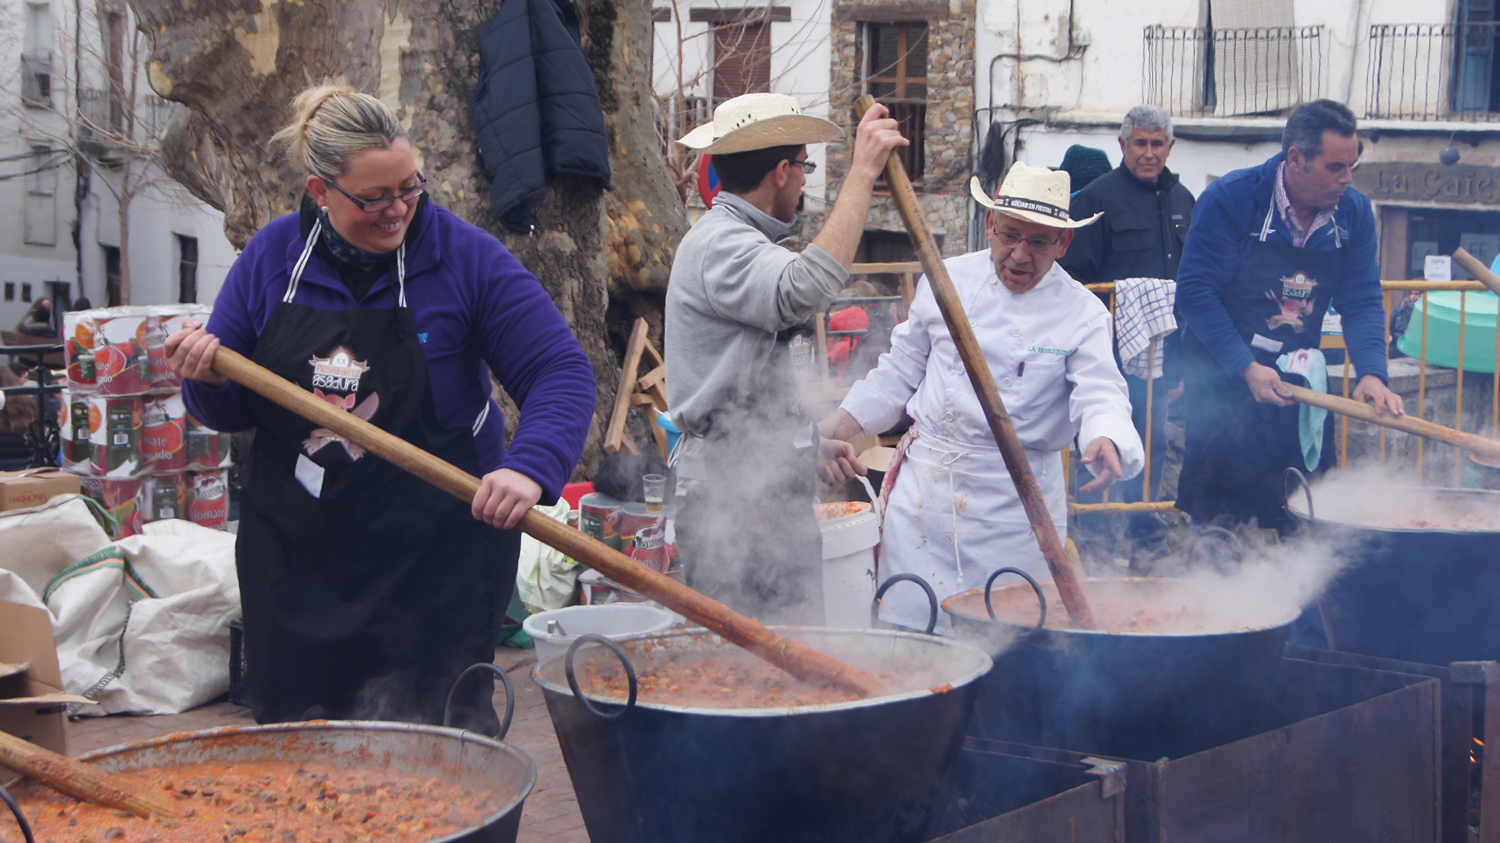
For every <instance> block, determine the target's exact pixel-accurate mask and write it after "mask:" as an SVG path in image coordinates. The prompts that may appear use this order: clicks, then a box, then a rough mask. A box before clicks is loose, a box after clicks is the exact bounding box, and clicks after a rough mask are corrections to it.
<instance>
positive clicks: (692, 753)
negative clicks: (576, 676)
mask: <svg viewBox="0 0 1500 843" xmlns="http://www.w3.org/2000/svg"><path fill="white" fill-rule="evenodd" d="M779 631H781V632H784V633H785V634H787V635H789V636H791V637H793V638H795V639H797V640H799V641H801V642H802V643H804V644H807V645H808V646H810V647H812V648H814V649H816V650H820V651H822V652H824V653H827V654H829V655H831V656H834V657H835V658H838V659H841V660H844V661H846V662H849V663H851V664H854V665H856V666H859V667H863V668H865V669H866V670H872V671H886V670H896V671H901V672H902V673H903V674H904V675H907V676H913V677H920V680H921V682H922V684H921V689H920V690H916V691H911V692H908V693H901V694H895V695H892V696H886V697H879V698H874V699H867V700H856V701H853V702H843V703H834V704H826V705H816V706H800V707H789V708H758V709H746V708H740V709H728V708H703V707H689V706H678V705H666V704H662V703H657V702H646V701H643V700H636V699H635V696H634V693H633V689H634V682H633V678H632V694H631V696H630V698H629V702H628V703H627V705H626V707H625V708H623V709H621V708H620V707H619V706H618V705H615V706H606V704H605V700H606V699H607V698H603V697H595V696H593V695H589V696H585V697H583V698H581V699H580V697H579V696H576V695H575V693H574V692H573V690H571V689H570V683H569V682H568V679H567V676H566V673H567V672H568V671H567V660H568V659H569V658H570V657H571V656H572V655H573V654H574V653H575V652H578V653H579V655H578V658H579V659H580V660H582V659H584V658H601V659H614V658H617V657H618V656H624V657H625V658H627V659H628V662H627V663H629V664H633V665H634V666H635V667H636V668H639V667H641V666H642V665H645V664H649V663H650V662H651V661H652V660H655V659H677V660H681V659H682V658H693V657H694V656H695V655H696V654H700V653H701V654H703V655H710V654H713V653H715V652H721V651H723V650H725V649H731V650H732V649H735V648H734V646H733V645H731V644H727V643H725V642H723V641H722V640H721V639H720V638H719V637H718V636H717V635H714V634H713V633H711V632H709V631H707V630H701V629H698V630H690V631H677V632H668V633H660V634H644V635H634V636H628V637H624V638H619V639H615V643H616V644H617V645H618V649H617V651H616V652H617V655H611V654H609V653H606V652H603V651H602V650H600V649H599V648H597V647H595V648H589V649H588V650H584V651H582V652H580V651H578V650H577V644H575V645H574V647H573V648H570V652H569V653H559V654H556V655H553V656H551V657H549V658H548V659H547V660H545V661H543V662H541V663H540V664H538V665H537V666H536V667H535V668H533V669H532V672H531V678H532V680H533V681H535V682H536V683H537V684H538V685H540V686H541V687H542V690H543V693H544V695H545V697H546V700H547V710H548V711H549V712H550V713H551V715H552V724H553V726H554V727H555V728H556V731H557V739H558V742H559V743H560V744H561V745H562V752H563V758H564V759H565V760H566V761H567V764H568V775H569V776H570V777H571V778H572V780H573V789H574V792H575V793H576V794H577V796H578V807H579V808H580V809H581V811H582V813H583V820H584V823H585V824H586V825H587V827H588V832H589V839H590V840H592V841H593V842H594V843H705V841H714V843H738V842H739V841H743V843H752V841H753V843H765V841H777V843H902V842H903V841H912V842H913V843H915V841H918V840H921V839H922V837H921V835H922V832H923V830H924V829H925V828H926V826H927V824H928V821H929V819H930V817H931V815H932V812H933V810H934V803H935V800H936V799H937V798H938V796H939V794H940V792H941V789H940V788H941V785H942V782H943V779H944V776H945V775H946V774H947V772H948V770H949V768H950V767H951V766H952V764H953V763H954V761H955V759H956V758H957V757H958V753H959V750H960V749H961V747H962V745H963V737H964V730H965V728H966V727H967V726H968V722H969V716H970V714H971V712H972V710H973V707H974V693H975V681H976V680H977V679H979V677H980V676H982V675H984V674H985V673H986V672H988V671H989V669H990V659H989V657H988V656H986V655H985V654H984V653H983V652H980V651H979V650H978V649H976V648H974V647H971V646H968V645H966V644H962V643H959V642H956V641H952V640H947V639H940V638H933V637H929V636H926V635H918V634H915V633H906V632H888V631H862V632H855V631H842V630H828V629H812V628H783V629H781V630H779ZM585 638H587V636H585V637H581V638H580V642H581V641H582V640H584V639H585ZM594 638H597V636H595V637H594ZM598 640H599V641H600V642H601V643H602V642H604V641H605V639H598ZM606 646H607V645H606ZM627 672H629V673H630V675H631V676H632V677H633V676H634V673H633V672H630V671H629V669H627ZM596 700H597V701H596ZM616 702H618V700H617V701H616ZM606 709H609V710H606Z"/></svg>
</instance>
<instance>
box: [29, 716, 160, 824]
mask: <svg viewBox="0 0 1500 843" xmlns="http://www.w3.org/2000/svg"><path fill="white" fill-rule="evenodd" d="M0 764H4V765H5V766H6V767H9V768H11V769H12V770H15V771H16V772H18V773H24V774H26V775H28V776H30V777H32V778H34V779H36V780H37V781H39V782H41V783H42V784H45V785H47V786H48V787H50V788H52V789H53V790H55V791H57V792H59V793H62V794H66V795H68V796H71V797H73V798H74V799H78V800H81V801H83V802H92V803H94V804H95V805H103V806H104V807H106V808H114V809H115V810H117V811H129V812H130V813H132V814H135V815H136V816H138V817H150V816H151V815H152V814H156V815H158V816H163V817H181V816H182V815H183V809H182V808H181V807H179V806H178V805H177V803H176V802H175V801H174V800H172V799H171V798H170V797H168V796H165V795H164V794H162V793H159V792H157V791H155V790H151V789H148V788H144V787H140V786H139V785H137V784H135V783H134V782H131V781H128V780H125V779H121V778H120V777H118V776H115V775H111V774H110V773H106V772H104V771H103V770H100V769H98V768H96V767H90V766H89V765H87V764H84V763H83V762H81V761H75V760H73V759H72V758H69V757H67V756H66V755H59V754H57V753H56V752H53V751H52V750H50V749H43V748H41V747H39V746H37V745H36V744H34V743H31V742H29V741H24V740H21V739H20V738H18V737H16V736H15V735H12V734H10V733H8V732H0Z"/></svg>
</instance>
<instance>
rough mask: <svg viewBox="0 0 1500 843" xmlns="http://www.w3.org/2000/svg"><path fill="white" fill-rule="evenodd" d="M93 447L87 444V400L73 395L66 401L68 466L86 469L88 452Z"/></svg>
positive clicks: (81, 396) (84, 397) (91, 451)
mask: <svg viewBox="0 0 1500 843" xmlns="http://www.w3.org/2000/svg"><path fill="white" fill-rule="evenodd" d="M92 453H93V449H92V448H91V447H90V446H89V400H88V398H87V397H86V396H83V395H74V396H72V400H71V401H69V402H68V442H67V460H66V462H67V464H68V466H74V465H79V466H84V468H82V469H80V470H81V471H87V470H89V469H88V467H87V466H88V462H89V460H90V458H91V457H90V454H92Z"/></svg>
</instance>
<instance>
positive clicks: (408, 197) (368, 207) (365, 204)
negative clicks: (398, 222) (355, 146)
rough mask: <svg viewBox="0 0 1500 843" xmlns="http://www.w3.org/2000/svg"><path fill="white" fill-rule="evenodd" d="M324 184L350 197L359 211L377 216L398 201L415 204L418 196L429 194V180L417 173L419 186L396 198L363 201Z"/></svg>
mask: <svg viewBox="0 0 1500 843" xmlns="http://www.w3.org/2000/svg"><path fill="white" fill-rule="evenodd" d="M324 183H325V184H327V185H328V186H329V187H331V188H333V189H334V190H337V191H338V192H339V193H342V194H344V195H345V196H347V197H349V201H350V202H353V203H354V204H355V205H357V206H359V209H360V210H361V211H364V212H365V213H367V214H375V213H379V212H381V211H384V210H385V209H386V208H389V207H390V206H392V205H394V204H395V203H396V200H397V199H400V200H401V201H402V202H406V203H411V202H415V201H416V199H417V197H418V196H421V195H422V194H423V193H426V192H427V179H425V178H423V176H422V174H421V173H417V184H416V186H415V187H408V188H406V189H404V190H402V191H401V192H400V193H398V194H396V195H395V196H382V197H380V198H379V199H361V198H359V197H358V196H355V195H354V194H352V193H350V192H349V191H347V190H345V189H343V188H342V187H339V186H338V185H337V184H335V183H334V182H331V181H330V182H324Z"/></svg>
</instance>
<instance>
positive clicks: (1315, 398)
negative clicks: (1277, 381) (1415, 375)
mask: <svg viewBox="0 0 1500 843" xmlns="http://www.w3.org/2000/svg"><path fill="white" fill-rule="evenodd" d="M1282 386H1285V387H1286V389H1287V391H1288V392H1290V393H1291V395H1292V397H1293V398H1295V399H1296V400H1298V401H1301V402H1302V403H1303V404H1308V405H1311V406H1313V407H1322V408H1323V409H1325V410H1328V411H1329V412H1333V413H1338V414H1340V415H1343V416H1348V417H1349V418H1352V419H1359V420H1361V421H1367V422H1369V423H1370V424H1376V425H1380V426H1381V427H1389V428H1391V429H1392V430H1401V431H1405V432H1407V433H1412V434H1415V435H1417V436H1421V437H1423V438H1426V439H1433V440H1436V441H1438V442H1444V443H1447V444H1449V445H1452V446H1453V447H1455V448H1462V449H1464V450H1466V451H1473V452H1474V453H1476V454H1478V455H1479V456H1481V457H1483V458H1485V460H1486V461H1489V462H1500V441H1497V440H1495V439H1486V438H1484V437H1483V436H1476V435H1474V434H1472V433H1465V432H1463V431H1462V430H1454V429H1453V428H1451V427H1443V426H1442V425H1440V424H1433V423H1432V422H1430V421H1426V420H1425V419H1419V418H1415V417H1413V416H1393V415H1388V414H1380V413H1377V412H1376V411H1375V408H1374V407H1372V406H1370V405H1369V404H1366V403H1364V402H1362V401H1352V400H1350V399H1348V398H1342V397H1340V396H1337V395H1329V394H1328V393H1326V392H1318V391H1316V390H1312V389H1307V388H1306V387H1301V386H1297V385H1295V384H1290V383H1283V384H1282Z"/></svg>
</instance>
